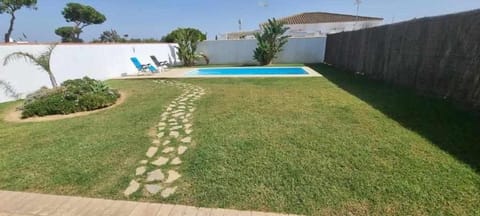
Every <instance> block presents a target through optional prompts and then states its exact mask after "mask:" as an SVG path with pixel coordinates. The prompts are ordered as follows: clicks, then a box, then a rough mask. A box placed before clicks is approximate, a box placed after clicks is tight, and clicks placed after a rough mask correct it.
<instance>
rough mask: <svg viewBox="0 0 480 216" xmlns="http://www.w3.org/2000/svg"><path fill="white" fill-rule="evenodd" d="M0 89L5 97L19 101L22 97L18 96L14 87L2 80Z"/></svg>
mask: <svg viewBox="0 0 480 216" xmlns="http://www.w3.org/2000/svg"><path fill="white" fill-rule="evenodd" d="M0 88H1V89H3V91H4V93H5V95H7V96H9V97H12V98H15V99H18V98H19V97H20V94H18V93H17V92H16V91H15V89H14V88H13V86H11V85H10V83H8V82H7V81H4V80H0Z"/></svg>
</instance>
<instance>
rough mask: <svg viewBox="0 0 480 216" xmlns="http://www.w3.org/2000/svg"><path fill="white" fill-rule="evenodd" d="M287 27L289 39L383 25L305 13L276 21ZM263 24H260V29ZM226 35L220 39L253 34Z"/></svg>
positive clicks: (376, 21) (362, 18)
mask: <svg viewBox="0 0 480 216" xmlns="http://www.w3.org/2000/svg"><path fill="white" fill-rule="evenodd" d="M277 21H279V22H281V23H283V24H285V26H287V27H289V30H288V31H287V33H286V34H287V35H290V36H291V37H320V36H326V35H327V34H332V33H337V32H342V31H353V30H359V29H363V28H370V27H375V26H379V25H382V24H383V18H378V17H366V16H355V15H348V14H336V13H325V12H307V13H301V14H296V15H292V16H288V17H283V18H279V19H277ZM265 24H266V22H265V23H262V24H260V29H261V28H262V26H263V25H265ZM257 31H259V30H256V31H247V32H231V33H226V34H225V36H223V37H221V38H220V39H224V40H238V39H249V38H253V32H257Z"/></svg>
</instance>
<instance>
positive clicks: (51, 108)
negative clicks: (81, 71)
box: [22, 77, 120, 118]
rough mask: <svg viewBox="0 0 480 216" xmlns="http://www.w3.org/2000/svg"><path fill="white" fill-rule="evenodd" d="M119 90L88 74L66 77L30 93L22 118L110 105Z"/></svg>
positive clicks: (115, 99)
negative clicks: (63, 80) (50, 87)
mask: <svg viewBox="0 0 480 216" xmlns="http://www.w3.org/2000/svg"><path fill="white" fill-rule="evenodd" d="M119 97H120V94H119V93H118V91H117V90H115V89H111V88H110V87H108V86H107V85H106V84H105V83H104V82H102V81H99V80H94V79H91V78H88V77H84V78H82V79H74V80H67V81H65V82H63V83H62V84H61V86H60V87H57V88H53V89H48V88H41V89H40V90H38V91H36V92H34V93H32V94H30V95H28V96H27V98H26V99H25V102H24V104H23V107H22V118H28V117H32V116H46V115H55V114H70V113H75V112H81V111H90V110H95V109H100V108H104V107H108V106H111V105H113V104H114V103H115V102H116V101H117V99H118V98H119Z"/></svg>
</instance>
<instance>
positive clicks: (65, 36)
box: [55, 26, 82, 42]
mask: <svg viewBox="0 0 480 216" xmlns="http://www.w3.org/2000/svg"><path fill="white" fill-rule="evenodd" d="M80 33H82V30H81V29H78V28H75V27H72V26H63V27H60V28H57V29H55V34H56V35H58V36H60V37H62V42H82V39H80V38H76V37H75V35H76V34H80Z"/></svg>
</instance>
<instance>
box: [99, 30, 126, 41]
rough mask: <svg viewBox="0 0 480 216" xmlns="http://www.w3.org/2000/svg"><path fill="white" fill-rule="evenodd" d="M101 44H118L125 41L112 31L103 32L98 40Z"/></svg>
mask: <svg viewBox="0 0 480 216" xmlns="http://www.w3.org/2000/svg"><path fill="white" fill-rule="evenodd" d="M99 40H100V42H102V43H118V42H123V41H126V40H125V39H124V38H122V36H120V35H119V34H118V33H117V31H116V30H114V29H112V30H110V31H104V32H103V33H102V34H101V35H100V38H99Z"/></svg>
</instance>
